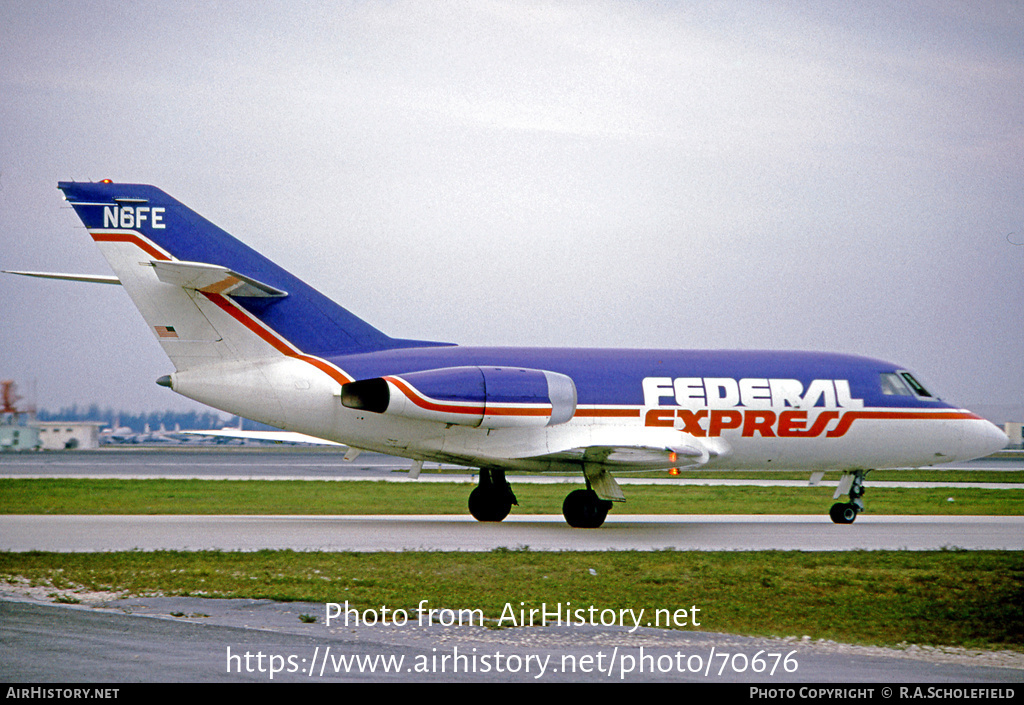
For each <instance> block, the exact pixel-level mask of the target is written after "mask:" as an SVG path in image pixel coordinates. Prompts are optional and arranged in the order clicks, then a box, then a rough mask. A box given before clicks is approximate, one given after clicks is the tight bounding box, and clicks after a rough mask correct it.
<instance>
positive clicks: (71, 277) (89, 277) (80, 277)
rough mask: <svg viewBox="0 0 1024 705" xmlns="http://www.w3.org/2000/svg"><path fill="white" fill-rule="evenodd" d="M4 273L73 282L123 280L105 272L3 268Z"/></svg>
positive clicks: (113, 281) (106, 282)
mask: <svg viewBox="0 0 1024 705" xmlns="http://www.w3.org/2000/svg"><path fill="white" fill-rule="evenodd" d="M3 273H4V274H20V275H21V276H23V277H39V278H40V279H66V280H67V281H73V282H89V283H90V284H120V283H121V280H120V279H118V278H117V277H114V276H109V275H103V274H60V273H58V272H15V271H12V270H9V269H5V270H3Z"/></svg>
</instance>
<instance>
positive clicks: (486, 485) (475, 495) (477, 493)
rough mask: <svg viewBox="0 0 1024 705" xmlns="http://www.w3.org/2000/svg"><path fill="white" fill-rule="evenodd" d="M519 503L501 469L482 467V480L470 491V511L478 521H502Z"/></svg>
mask: <svg viewBox="0 0 1024 705" xmlns="http://www.w3.org/2000/svg"><path fill="white" fill-rule="evenodd" d="M513 504H515V505H518V504H519V502H517V501H516V496H515V495H514V494H513V493H512V485H510V484H508V481H507V480H506V479H505V471H504V470H500V469H489V468H481V469H480V481H479V483H478V484H477V486H476V489H474V490H473V491H472V492H470V493H469V513H470V514H472V515H473V518H474V519H476V520H477V521H501V520H502V519H504V518H505V517H507V516H508V513H509V512H510V511H512V505H513Z"/></svg>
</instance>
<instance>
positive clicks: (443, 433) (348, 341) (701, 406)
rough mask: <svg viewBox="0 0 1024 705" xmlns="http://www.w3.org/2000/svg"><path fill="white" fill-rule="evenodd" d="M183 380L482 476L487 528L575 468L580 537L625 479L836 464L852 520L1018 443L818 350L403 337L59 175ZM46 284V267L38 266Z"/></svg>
mask: <svg viewBox="0 0 1024 705" xmlns="http://www.w3.org/2000/svg"><path fill="white" fill-rule="evenodd" d="M58 188H60V190H61V191H63V192H64V195H65V198H66V199H67V200H68V201H69V202H70V203H71V205H72V206H73V207H74V209H75V212H76V213H77V214H78V216H79V217H80V218H81V219H82V222H83V223H84V224H85V227H86V229H87V230H88V232H89V234H90V235H91V236H92V238H93V240H95V242H96V244H97V245H98V246H99V248H100V250H101V251H102V253H103V255H104V256H105V257H106V258H107V261H108V262H109V263H110V266H111V267H112V268H113V270H114V272H115V274H116V277H103V276H81V275H55V274H49V275H42V276H51V277H63V278H72V279H80V280H84V281H103V282H107V283H120V284H121V285H122V286H123V287H124V288H125V290H126V291H127V292H128V294H129V295H130V296H131V298H132V300H133V302H134V303H135V305H136V306H137V307H138V309H139V311H140V312H141V313H142V316H143V318H144V319H145V320H146V323H147V324H148V325H149V326H150V329H151V330H152V331H153V335H154V337H155V339H156V340H157V342H158V343H159V344H160V345H161V347H163V349H164V352H165V353H166V354H167V356H168V357H169V358H170V360H171V362H172V364H173V365H174V369H175V371H174V372H173V373H171V374H170V375H167V376H165V377H162V378H161V379H160V380H158V382H159V383H160V384H162V385H164V386H167V387H170V388H171V389H173V390H174V391H175V392H178V393H179V394H183V395H185V396H187V397H190V398H192V399H196V400H198V401H201V402H203V403H205V404H209V405H210V406H213V407H216V408H218V409H222V410H224V411H227V412H230V413H233V414H238V415H240V416H243V417H246V418H250V419H254V420H257V421H261V422H263V423H267V424H270V425H272V426H277V427H280V428H282V429H287V430H290V431H296V432H300V433H303V434H307V435H309V436H314V437H316V438H320V439H325V440H329V441H333V442H336V443H341V444H345V445H347V446H349V447H350V448H351V449H352V450H350V451H349V453H348V454H347V456H346V457H349V458H351V457H354V455H355V453H356V450H357V449H365V450H373V451H379V452H383V453H388V454H391V455H397V456H402V457H406V458H410V459H412V460H414V461H416V462H415V463H414V466H413V467H414V471H415V472H418V471H419V468H420V467H422V463H423V461H438V462H446V463H456V464H459V465H466V466H470V467H475V468H479V469H480V484H479V485H478V487H477V488H476V489H474V490H473V492H472V494H471V495H470V498H469V508H470V512H471V513H472V514H473V516H475V517H476V518H477V519H480V520H482V521H500V520H501V519H503V518H505V516H506V515H507V514H508V513H509V511H510V509H511V506H512V505H513V504H515V503H516V500H515V496H514V495H513V493H512V490H511V487H510V486H509V484H508V483H507V481H506V480H505V473H506V472H507V471H510V470H511V471H517V472H518V471H527V472H534V471H536V472H543V471H556V472H565V471H578V472H581V473H582V475H583V477H584V479H585V481H586V485H587V489H585V490H583V489H581V490H576V491H574V492H572V493H570V494H569V496H568V497H567V498H566V500H565V503H564V506H563V512H564V514H565V518H566V521H568V522H569V524H571V525H572V526H579V527H597V526H600V525H601V524H602V523H603V521H604V519H605V517H606V515H607V513H608V510H609V508H610V507H611V506H612V503H613V502H616V501H623V500H624V499H625V497H624V495H623V492H622V490H621V488H620V487H619V485H618V483H616V481H615V479H614V477H613V475H614V474H615V473H616V472H622V471H637V470H658V469H669V468H707V469H745V468H762V469H776V468H778V469H807V470H814V471H821V470H839V471H842V472H843V479H842V481H841V482H840V486H839V489H838V490H837V492H836V498H839V497H840V496H841V495H842V494H846V493H848V495H849V501H848V502H839V503H837V504H835V505H834V506H833V507H832V510H831V512H830V515H831V517H832V519H833V521H836V522H837V523H849V522H852V521H853V520H854V519H855V518H856V516H857V514H858V512H860V511H862V510H863V508H864V505H863V502H862V499H861V497H862V495H863V493H864V487H863V479H864V476H865V473H866V472H867V470H869V469H873V468H891V467H908V466H924V465H931V464H935V463H942V462H949V461H955V460H966V459H969V458H975V457H979V456H983V455H987V454H989V453H991V452H993V451H995V450H997V449H999V448H1002V447H1003V446H1004V445H1005V444H1006V442H1007V438H1006V436H1005V435H1004V434H1003V433H1002V431H1000V430H999V429H998V428H996V427H995V426H993V425H992V424H991V423H989V422H988V421H985V420H984V419H982V418H979V417H978V416H976V415H974V414H972V413H971V412H970V411H967V410H965V409H961V408H958V407H956V406H951V405H950V404H948V403H946V402H945V401H942V400H941V399H939V398H938V397H936V396H934V395H933V394H932V393H931V390H928V389H926V388H925V387H924V386H922V385H921V383H920V382H919V381H918V379H917V378H916V377H915V376H914V375H913V374H911V372H909V371H908V370H906V369H903V368H902V367H900V366H899V365H894V364H891V363H888V362H884V361H881V360H874V359H869V358H864V357H855V356H850V355H838V354H823V353H813V352H778V351H721V350H608V349H575V348H572V349H562V348H558V349H546V348H477V347H462V346H458V345H453V344H450V343H438V342H427V341H419V340H403V339H397V338H391V337H389V336H387V335H385V334H384V333H382V332H381V331H379V330H377V329H376V328H374V327H372V326H370V325H369V324H368V323H366V322H365V321H363V320H361V319H359V318H357V317H356V316H354V315H353V314H352V313H350V312H349V311H347V310H345V309H344V308H342V307H341V306H339V305H338V304H336V303H334V302H333V301H331V300H329V299H327V298H326V297H325V296H323V295H322V294H320V293H319V292H317V291H315V290H314V289H312V288H311V287H310V286H309V285H307V284H305V283H304V282H302V281H301V280H300V279H298V278H296V277H295V276H293V275H291V274H289V273H288V272H286V271H284V270H283V269H281V268H280V267H278V266H277V265H275V264H274V263H273V262H271V261H269V260H268V259H266V258H265V257H263V256H262V255H260V254H259V253H257V252H255V251H254V250H252V249H250V248H249V247H247V246H246V245H244V244H242V243H241V242H239V241H238V240H236V239H235V238H233V237H231V236H230V235H228V234H227V233H226V232H224V231H223V230H221V229H220V228H218V227H216V226H215V225H213V224H212V223H210V222H209V221H207V220H205V219H204V218H202V217H201V216H199V215H198V214H196V213H195V212H193V211H191V210H189V209H188V208H186V207H185V206H184V205H182V204H181V203H179V202H178V201H176V200H175V199H173V198H171V197H170V196H168V195H167V194H166V193H164V192H163V191H161V190H159V189H157V188H154V187H153V186H146V185H139V184H116V183H111V182H109V181H104V182H101V183H74V182H62V183H60V184H59V186H58ZM34 274H36V275H37V276H38V275H40V273H34Z"/></svg>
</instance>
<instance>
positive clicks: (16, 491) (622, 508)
mask: <svg viewBox="0 0 1024 705" xmlns="http://www.w3.org/2000/svg"><path fill="white" fill-rule="evenodd" d="M573 487H574V486H573V485H529V484H519V485H516V486H515V488H514V489H515V493H516V496H517V498H518V499H519V506H518V507H515V508H513V512H514V513H515V514H561V511H562V500H563V499H565V495H566V494H568V492H569V491H570V490H571V489H572V488H573ZM471 489H472V485H470V484H468V483H386V482H362V481H360V482H326V481H298V480H287V481H263V480H77V479H67V480H21V479H0V514H465V513H466V512H467V508H466V501H467V498H468V497H469V492H470V490H471ZM833 491H834V490H833V488H831V487H820V486H819V487H792V488H790V487H722V486H714V487H700V486H676V487H672V486H654V485H632V486H626V487H625V492H626V497H627V501H626V502H625V503H624V504H619V505H617V506H616V507H615V508H614V509H613V510H612V512H613V514H614V513H619V514H825V513H827V512H828V508H829V507H830V506H831V505H832V502H833V500H832V493H833ZM950 498H952V499H953V501H952V502H950V501H949V499H950ZM865 500H866V503H867V510H868V512H870V513H872V514H933V515H952V516H965V515H1004V516H1005V515H1020V514H1022V513H1024V490H978V489H969V488H938V489H887V488H877V487H875V488H872V487H870V486H869V487H868V492H867V495H866V496H865Z"/></svg>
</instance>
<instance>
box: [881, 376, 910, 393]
mask: <svg viewBox="0 0 1024 705" xmlns="http://www.w3.org/2000/svg"><path fill="white" fill-rule="evenodd" d="M880 377H881V380H882V394H888V395H890V396H899V397H912V396H914V393H913V392H912V391H910V387H908V386H907V383H906V382H904V381H903V378H902V377H900V376H899V375H898V374H896V373H895V372H892V373H889V372H886V373H882V374H881V375H880Z"/></svg>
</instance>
